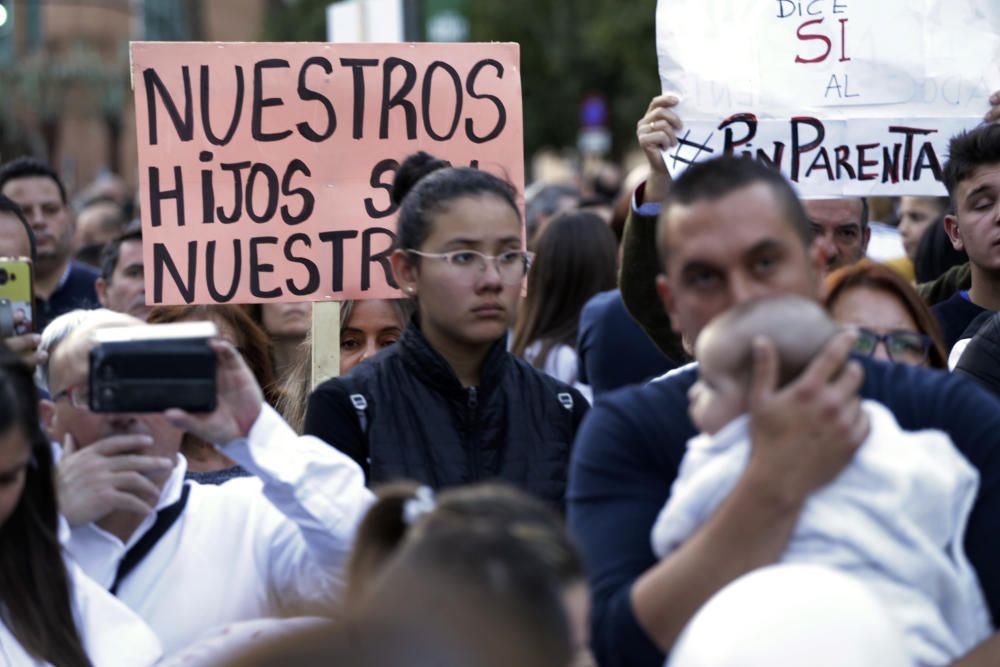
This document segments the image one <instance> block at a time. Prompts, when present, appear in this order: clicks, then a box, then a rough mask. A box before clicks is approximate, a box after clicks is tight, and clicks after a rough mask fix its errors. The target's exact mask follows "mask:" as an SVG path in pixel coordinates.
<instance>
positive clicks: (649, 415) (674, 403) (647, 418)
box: [592, 364, 698, 423]
mask: <svg viewBox="0 0 1000 667" xmlns="http://www.w3.org/2000/svg"><path fill="white" fill-rule="evenodd" d="M697 379H698V369H697V366H696V365H694V364H689V365H687V366H685V367H683V368H679V369H676V370H675V371H671V372H670V373H667V374H666V375H664V376H661V377H659V378H657V379H656V380H653V381H651V382H646V383H644V384H636V385H630V386H627V387H622V388H620V389H616V390H614V391H610V392H607V393H605V394H602V395H601V396H599V397H598V398H597V400H596V401H595V403H594V409H593V410H592V412H596V413H598V414H601V413H614V414H616V415H618V416H619V417H620V418H624V419H627V420H628V421H635V422H641V423H650V422H652V423H658V422H671V421H676V420H677V419H678V418H679V417H680V416H681V415H683V419H684V420H686V419H687V408H688V399H687V392H688V390H689V389H690V388H691V385H693V384H694V383H695V381H696V380H697Z"/></svg>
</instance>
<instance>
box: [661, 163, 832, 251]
mask: <svg viewBox="0 0 1000 667" xmlns="http://www.w3.org/2000/svg"><path fill="white" fill-rule="evenodd" d="M758 183H763V184H764V185H767V186H768V187H769V188H770V189H771V192H773V193H774V196H775V199H777V201H778V205H779V206H781V208H782V210H783V212H784V213H785V217H786V219H787V222H788V224H789V225H791V227H792V228H793V229H794V230H795V232H796V234H798V235H799V238H800V239H801V240H802V245H803V246H805V247H807V248H808V247H809V245H810V244H811V243H812V241H813V231H812V225H811V224H810V222H809V216H807V215H806V212H805V210H804V209H803V208H802V202H801V201H799V197H798V195H796V194H795V190H793V189H792V186H791V184H790V183H789V182H788V181H787V180H786V179H785V177H784V176H782V175H781V172H779V171H778V170H776V169H774V168H773V167H768V166H766V165H764V164H761V163H760V162H757V161H756V160H752V159H749V158H742V157H733V156H728V155H725V156H722V157H717V158H713V159H711V160H706V161H704V162H696V163H694V164H692V165H691V166H689V167H688V168H687V169H685V170H684V172H683V173H681V175H680V176H678V177H677V178H676V179H675V180H674V182H673V183H672V184H671V186H670V191H669V192H668V193H667V197H666V199H665V200H664V202H663V209H662V211H661V213H660V219H659V223H658V226H657V235H656V239H657V244H656V245H657V248H658V250H659V253H660V263H661V265H662V266H663V269H664V270H666V260H667V255H666V252H667V248H666V245H667V244H666V243H665V242H664V241H665V236H666V234H665V230H666V217H667V213H668V212H669V211H670V208H671V207H672V206H674V205H675V204H681V205H689V204H693V203H694V202H696V201H703V200H707V201H717V200H719V199H722V198H723V197H725V196H726V195H729V194H731V193H733V192H735V191H736V190H741V189H743V188H746V187H750V186H752V185H757V184H758Z"/></svg>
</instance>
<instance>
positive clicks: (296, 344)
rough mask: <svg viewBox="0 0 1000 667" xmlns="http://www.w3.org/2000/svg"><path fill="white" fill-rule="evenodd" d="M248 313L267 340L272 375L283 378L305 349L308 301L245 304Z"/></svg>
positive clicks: (305, 351)
mask: <svg viewBox="0 0 1000 667" xmlns="http://www.w3.org/2000/svg"><path fill="white" fill-rule="evenodd" d="M341 307H343V306H341ZM248 312H249V314H250V317H252V318H253V320H254V322H256V323H257V325H258V326H259V327H260V328H261V329H262V330H263V331H264V333H265V334H267V337H268V338H269V339H270V341H271V361H272V363H273V366H274V377H276V378H284V377H287V376H288V374H289V373H290V372H291V371H292V369H293V368H295V366H296V364H298V362H299V361H300V360H301V358H302V355H303V354H305V353H307V352H308V349H307V348H305V347H304V346H303V342H305V340H306V336H307V335H308V334H309V328H310V326H311V325H312V304H311V303H309V302H306V301H302V302H298V303H261V304H254V305H251V306H248Z"/></svg>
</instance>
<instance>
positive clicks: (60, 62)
mask: <svg viewBox="0 0 1000 667" xmlns="http://www.w3.org/2000/svg"><path fill="white" fill-rule="evenodd" d="M274 2H275V0H0V5H2V7H0V11H2V9H6V10H7V23H6V24H5V25H4V26H0V161H7V160H9V159H12V158H14V157H17V156H19V155H33V156H35V157H38V158H41V159H45V160H47V161H49V162H50V163H51V164H52V165H53V166H54V167H55V168H56V169H57V170H58V171H59V173H60V174H61V175H62V176H63V178H64V179H65V181H66V185H67V187H68V189H69V190H70V191H71V192H72V191H75V190H77V189H79V188H82V187H83V186H85V185H86V184H88V183H89V182H91V181H92V180H93V179H94V178H95V177H97V176H98V175H100V174H101V173H102V172H106V171H110V172H115V173H118V174H120V175H121V176H122V177H124V179H125V180H126V182H127V183H128V184H129V186H130V187H133V188H134V187H135V185H136V182H137V175H136V164H137V154H136V141H135V110H134V103H133V98H132V90H131V87H130V84H129V51H128V44H129V42H130V41H132V40H151V41H185V40H204V41H254V40H257V39H259V38H260V36H261V34H262V31H263V27H264V23H265V21H266V19H267V15H268V5H269V4H273V3H274Z"/></svg>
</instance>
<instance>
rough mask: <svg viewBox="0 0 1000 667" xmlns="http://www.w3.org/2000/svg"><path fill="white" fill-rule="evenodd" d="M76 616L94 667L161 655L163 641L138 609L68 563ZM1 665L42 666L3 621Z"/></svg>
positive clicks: (146, 661) (147, 666) (147, 661)
mask: <svg viewBox="0 0 1000 667" xmlns="http://www.w3.org/2000/svg"><path fill="white" fill-rule="evenodd" d="M66 571H67V574H68V575H69V578H68V581H69V584H70V596H71V600H72V605H73V617H74V618H75V619H76V627H77V631H78V632H79V634H80V639H81V640H82V641H83V648H84V650H86V652H87V657H89V658H90V662H91V663H93V664H94V665H95V667H105V666H111V665H113V666H114V667H151V665H153V664H155V663H156V662H157V660H159V658H160V642H159V641H158V640H157V638H156V635H154V634H153V632H152V631H151V630H150V629H149V628H148V627H147V626H146V624H145V623H143V622H142V621H141V620H140V619H139V618H138V617H137V616H136V615H135V613H134V612H133V611H132V610H130V609H129V608H128V607H126V606H125V605H124V604H122V602H121V601H119V600H116V599H115V598H114V596H112V595H111V594H110V593H108V592H107V591H106V590H104V589H102V588H101V587H100V586H98V585H97V584H95V583H94V582H93V581H92V580H91V579H90V578H89V577H87V575H85V574H84V573H83V572H81V571H80V568H79V567H77V566H76V565H74V564H73V563H69V562H68V563H66ZM0 665H3V666H4V667H43V666H47V665H48V663H42V662H39V661H37V660H35V659H34V658H32V657H31V656H29V655H28V654H27V653H26V652H25V650H24V649H23V648H22V647H21V644H20V643H19V642H18V641H17V639H16V638H15V637H14V635H13V634H11V632H10V630H9V629H8V628H7V626H6V625H4V624H3V623H0Z"/></svg>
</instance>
